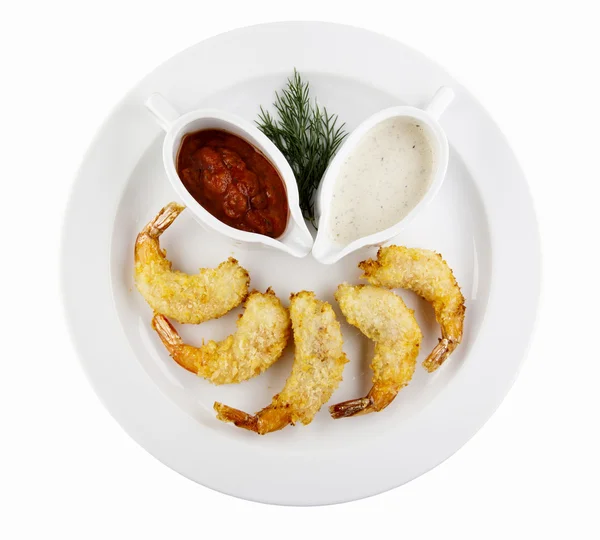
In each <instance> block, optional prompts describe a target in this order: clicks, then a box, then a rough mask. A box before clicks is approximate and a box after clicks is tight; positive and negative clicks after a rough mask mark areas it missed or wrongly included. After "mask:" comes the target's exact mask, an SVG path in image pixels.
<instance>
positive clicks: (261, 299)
mask: <svg viewBox="0 0 600 540" xmlns="http://www.w3.org/2000/svg"><path fill="white" fill-rule="evenodd" d="M152 327H153V328H154V330H156V332H157V333H158V335H159V337H160V339H161V340H162V342H163V344H164V346H165V347H166V349H167V351H169V354H170V355H171V356H172V358H173V360H175V361H176V362H177V363H178V364H179V365H180V366H182V367H184V368H185V369H187V370H188V371H191V372H192V373H196V374H197V375H199V376H200V377H204V378H205V379H208V380H209V381H210V382H212V383H214V384H228V383H239V382H241V381H245V380H247V379H250V378H252V377H255V376H256V375H260V374H261V373H262V372H263V371H265V370H266V369H267V368H268V367H270V366H271V365H272V364H273V363H274V362H276V361H277V360H278V359H279V358H280V356H281V353H282V352H283V349H285V346H286V344H287V341H288V337H289V335H290V317H289V315H288V311H287V309H286V308H284V307H283V306H282V305H281V302H280V301H279V298H277V296H275V293H274V292H273V291H272V290H271V289H267V292H266V293H264V294H263V293H259V292H258V291H253V292H252V293H250V296H249V297H248V299H247V300H246V307H245V311H244V314H243V315H242V316H241V317H240V318H239V319H238V321H237V330H236V332H235V333H234V334H232V335H230V336H228V337H227V338H226V339H224V340H223V341H220V342H218V343H217V342H215V341H209V342H208V343H205V344H203V345H202V346H201V347H193V346H192V345H186V344H185V343H183V340H182V339H181V337H180V336H179V334H178V333H177V331H176V330H175V328H173V326H172V325H171V323H170V322H169V320H168V319H167V318H166V317H164V316H163V315H158V314H156V315H154V318H153V319H152Z"/></svg>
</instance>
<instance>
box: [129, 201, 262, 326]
mask: <svg viewBox="0 0 600 540" xmlns="http://www.w3.org/2000/svg"><path fill="white" fill-rule="evenodd" d="M184 209H185V207H184V206H181V205H179V204H177V203H170V204H168V205H167V206H165V207H164V208H163V209H162V210H161V211H160V212H159V213H158V215H157V216H156V217H155V218H154V219H153V220H152V221H151V222H150V223H148V224H147V225H146V226H145V227H144V228H143V229H142V231H141V232H140V234H138V237H137V239H136V242H135V253H134V259H135V271H134V277H135V284H136V286H137V288H138V290H139V291H140V293H141V295H142V296H143V297H144V298H145V299H146V302H148V304H149V305H150V307H151V308H152V309H153V310H154V311H155V312H156V313H160V314H161V315H165V316H166V317H170V318H171V319H174V320H176V321H177V322H180V323H191V324H200V323H202V322H205V321H208V320H210V319H216V318H218V317H222V316H223V315H225V314H226V313H227V312H228V311H231V310H232V309H233V308H234V307H237V306H239V305H240V304H241V303H242V302H243V301H244V299H245V298H246V296H247V295H248V286H249V284H250V276H249V275H248V272H247V271H246V270H245V269H244V268H242V267H241V266H240V265H239V264H238V262H237V261H236V260H235V259H233V258H229V259H228V260H227V261H224V262H222V263H221V264H220V265H219V266H218V267H217V268H201V269H200V271H199V272H198V274H196V275H189V274H185V273H183V272H179V271H176V270H175V271H174V270H171V262H170V261H169V260H168V259H167V258H166V255H167V254H166V251H165V250H163V249H161V248H160V244H159V238H160V235H161V234H162V233H163V232H164V231H165V230H166V229H167V228H168V227H169V226H170V225H171V224H172V223H173V221H175V218H177V216H178V215H179V214H180V213H181V212H182V211H183V210H184Z"/></svg>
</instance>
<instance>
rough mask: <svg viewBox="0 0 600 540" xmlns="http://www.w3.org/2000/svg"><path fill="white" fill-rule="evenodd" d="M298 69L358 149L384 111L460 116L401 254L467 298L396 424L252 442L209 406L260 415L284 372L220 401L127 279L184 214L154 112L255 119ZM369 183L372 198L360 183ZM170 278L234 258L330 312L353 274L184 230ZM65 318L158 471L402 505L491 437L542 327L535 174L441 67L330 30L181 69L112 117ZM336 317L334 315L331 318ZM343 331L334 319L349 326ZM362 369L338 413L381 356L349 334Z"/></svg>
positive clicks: (89, 181) (283, 294)
mask: <svg viewBox="0 0 600 540" xmlns="http://www.w3.org/2000/svg"><path fill="white" fill-rule="evenodd" d="M294 67H297V68H298V69H299V70H300V71H301V72H302V74H303V75H304V76H305V77H306V79H307V80H309V81H310V83H311V87H312V89H313V92H314V94H315V95H316V96H318V97H319V100H320V102H321V103H322V104H324V105H326V106H327V107H328V108H329V109H330V110H331V111H334V112H336V113H338V114H339V116H340V118H341V119H343V120H345V121H346V122H347V125H348V127H349V128H350V129H351V128H353V127H354V126H356V125H357V124H358V123H359V122H360V121H361V120H363V119H364V118H366V117H367V116H369V115H370V114H372V113H374V112H375V111H377V110H378V109H382V108H384V107H390V106H393V105H399V104H410V105H417V106H420V105H423V104H424V101H425V100H426V99H428V98H429V97H430V96H431V95H432V94H433V93H434V91H435V90H436V89H437V88H439V87H440V86H442V85H448V86H451V87H453V88H454V90H455V92H456V99H455V101H454V103H453V104H452V106H451V107H450V108H449V109H448V111H447V112H446V113H445V114H444V117H443V118H442V120H441V123H442V125H443V127H444V128H445V130H446V132H447V134H448V139H449V142H450V147H451V155H450V164H449V169H448V176H447V178H446V181H445V182H444V185H443V187H442V189H441V191H440V193H439V195H438V197H437V198H436V200H435V201H434V202H433V203H432V204H431V205H430V206H429V207H428V208H427V209H426V211H424V212H423V214H421V215H420V216H419V217H418V219H417V220H415V221H414V222H413V223H412V224H411V225H410V227H409V228H408V229H406V230H405V231H404V232H403V233H402V235H401V236H399V237H398V238H397V240H396V242H397V243H401V244H405V245H409V246H419V247H426V248H430V249H435V250H437V251H439V252H441V253H442V254H443V255H444V257H445V258H446V259H447V261H448V262H449V264H450V265H451V266H452V268H453V269H454V271H455V274H456V277H457V278H458V281H459V283H460V284H461V286H462V290H463V293H464V295H465V297H466V299H467V300H466V304H467V314H466V325H465V336H464V341H463V343H462V344H461V346H460V347H459V348H458V349H457V351H456V352H455V353H454V354H453V355H452V357H451V359H450V360H449V361H448V362H447V363H446V364H445V365H444V366H443V367H442V368H441V369H439V370H438V371H437V372H436V373H435V374H433V375H428V374H427V373H426V372H425V371H424V370H423V368H422V367H420V365H419V367H418V369H417V372H416V374H415V377H414V379H413V381H412V382H411V384H410V385H409V386H408V387H407V388H406V389H404V390H403V391H402V392H401V393H400V395H399V396H398V398H397V399H396V400H395V402H394V403H393V404H392V405H391V406H390V407H389V408H388V409H386V410H385V411H384V412H381V413H379V414H371V415H367V416H362V417H356V418H349V419H342V420H337V421H334V420H332V419H331V418H330V417H329V414H328V412H327V409H326V408H325V407H324V408H323V409H322V410H321V412H320V413H319V414H318V415H317V417H316V418H315V420H314V421H313V423H312V424H310V425H309V426H306V427H305V426H301V425H299V426H295V427H291V426H290V427H288V428H286V429H284V430H283V431H280V432H277V433H272V434H269V435H267V436H264V437H259V436H257V435H255V434H253V433H250V432H246V431H243V430H240V429H237V428H235V427H234V426H232V425H230V424H224V423H221V422H219V421H217V420H216V419H215V415H214V412H213V409H212V405H213V402H214V401H215V400H216V399H218V400H219V401H222V402H224V403H227V404H228V405H232V406H235V407H238V408H241V409H243V410H246V411H249V412H254V411H257V410H259V409H260V408H262V407H263V406H265V405H267V404H268V403H269V402H270V400H271V397H272V395H273V394H274V393H276V392H277V391H278V390H279V389H280V388H281V387H282V385H283V382H284V381H285V378H286V376H287V374H288V373H289V369H290V365H291V360H292V358H291V353H290V352H288V353H287V355H286V356H285V357H284V358H283V359H282V360H281V361H280V362H279V363H278V364H276V365H275V366H274V367H273V368H271V369H270V370H269V371H267V372H266V373H265V374H264V375H262V376H261V377H258V378H256V379H254V380H252V381H249V382H247V383H243V384H240V385H233V386H221V387H217V386H212V385H210V384H209V383H207V382H206V381H204V380H202V379H200V378H198V377H195V376H194V375H192V374H190V373H188V372H186V371H185V370H183V369H182V368H180V367H179V366H177V365H176V364H175V363H174V362H173V361H172V360H171V359H170V358H169V356H168V355H167V353H166V352H165V350H164V349H163V347H162V345H161V344H160V342H159V340H158V338H157V337H156V336H155V335H154V333H153V331H152V329H151V328H150V324H149V323H150V319H151V311H150V308H149V307H148V306H147V305H146V304H145V302H144V301H143V299H142V298H141V297H140V295H139V294H138V293H137V291H136V290H135V287H134V285H133V279H132V267H133V242H134V239H135V236H136V234H137V232H138V231H139V230H140V229H141V227H142V226H143V225H144V224H145V223H146V222H147V221H148V220H149V219H150V218H151V217H153V216H154V214H155V213H156V212H157V211H158V210H159V209H160V208H161V206H163V205H164V204H165V203H166V202H168V201H170V200H173V199H175V194H174V193H173V191H172V188H171V187H170V186H169V183H168V182H167V179H166V177H165V173H164V171H163V167H162V164H161V157H160V145H161V140H162V137H163V134H162V132H161V131H160V129H159V128H158V127H157V126H156V125H155V123H154V121H153V120H152V118H151V117H150V115H149V114H148V112H147V111H146V110H145V109H144V105H143V102H144V100H145V98H146V97H147V96H148V95H149V94H151V93H152V92H161V93H162V94H163V95H164V96H165V97H167V98H168V99H169V100H170V101H171V102H172V103H173V104H174V105H175V106H176V107H177V108H178V109H179V110H180V111H187V110H191V109H193V108H196V107H198V106H204V107H219V108H223V109H227V110H229V111H232V112H234V113H236V114H239V115H242V116H244V117H246V118H247V119H250V120H252V119H254V118H256V113H257V111H258V106H259V104H264V105H268V104H270V103H271V102H272V100H273V92H274V91H275V90H276V89H279V88H281V87H282V86H283V85H284V83H285V79H286V77H287V76H288V75H289V74H290V73H291V71H292V69H293V68H294ZM365 181H367V179H366V180H365ZM162 244H163V245H164V246H165V247H166V248H167V250H168V253H169V258H170V259H172V260H173V261H174V262H175V265H176V267H178V268H180V269H182V270H184V271H188V272H194V271H195V270H196V269H197V268H198V267H200V266H212V265H216V264H217V263H218V262H220V261H222V260H223V259H225V258H226V257H227V256H229V255H231V254H233V255H235V257H237V258H238V259H239V261H240V263H241V264H242V265H243V266H244V267H246V268H247V269H248V270H249V271H250V274H251V276H252V286H253V287H255V288H258V289H260V290H264V289H266V287H267V286H272V287H273V288H274V289H275V291H276V292H277V294H278V295H279V296H280V298H282V299H287V297H288V295H289V293H290V292H292V291H299V290H302V289H308V290H314V291H315V292H316V293H317V294H318V296H319V297H321V298H323V299H326V300H329V301H331V302H332V303H333V305H334V306H335V302H334V301H333V296H332V294H333V291H334V290H335V287H336V285H337V284H338V283H340V282H341V281H344V280H348V281H350V282H358V276H359V271H358V269H357V268H356V263H357V262H358V261H359V260H361V259H362V258H364V257H366V256H367V255H374V250H371V251H368V250H367V251H363V252H360V253H356V254H353V255H352V256H349V257H348V258H346V259H343V260H342V261H341V262H339V263H337V264H336V265H334V266H331V267H325V266H321V265H319V264H318V263H317V262H316V261H314V259H312V257H310V256H309V257H308V258H305V259H301V260H298V259H294V258H292V257H289V256H286V255H285V254H281V253H277V252H272V251H245V250H243V249H239V248H234V247H233V246H232V245H230V244H227V243H226V242H225V241H223V239H222V237H219V236H216V235H215V234H214V233H210V232H206V231H204V230H202V229H201V228H200V227H199V226H198V225H197V224H196V222H194V221H193V219H192V218H191V216H189V215H187V214H186V213H185V212H184V213H183V214H182V215H181V217H180V218H178V219H177V221H176V222H175V223H174V225H173V226H172V227H171V228H170V229H169V230H168V231H167V232H166V233H165V234H164V235H163V237H162ZM62 263H63V266H62V286H63V291H64V297H65V304H66V313H67V318H68V321H69V325H70V328H71V331H72V334H73V339H74V341H75V344H76V347H77V350H78V353H79V356H80V357H81V361H82V363H83V366H84V369H85V372H86V373H87V375H88V377H89V379H90V381H91V383H92V385H93V387H94V389H95V391H96V392H97V394H98V395H99V396H100V398H101V399H102V401H103V402H104V404H105V406H106V408H107V409H108V410H109V411H110V413H111V414H112V415H113V416H114V417H115V419H116V420H117V421H118V422H119V423H120V424H121V425H122V426H123V428H124V429H125V430H126V431H127V432H128V433H129V434H130V435H131V436H132V437H133V438H134V439H135V440H136V441H137V442H138V443H139V444H140V445H141V446H143V447H144V448H145V449H146V450H148V451H149V452H150V453H151V454H152V455H154V456H155V457H156V458H158V459H159V460H161V461H162V462H163V463H165V464H166V465H168V466H169V467H171V468H173V469H174V470H176V471H178V472H180V473H181V474H183V475H185V476H187V477H188V478H191V479H193V480H195V481H196V482H199V483H201V484H204V485H206V486H209V487H211V488H213V489H216V490H219V491H222V492H225V493H229V494H232V495H236V496H238V497H243V498H246V499H252V500H255V501H263V502H271V503H279V504H299V505H309V504H327V503H335V502H341V501H349V500H352V499H358V498H361V497H365V496H368V495H373V494H376V493H379V492H382V491H384V490H387V489H390V488H393V487H396V486H399V485H401V484H403V483H405V482H408V481H409V480H411V479H413V478H415V477H416V476H419V475H420V474H422V473H424V472H425V471H427V470H429V469H431V468H432V467H434V466H436V465H437V464H439V463H441V462H442V461H443V460H445V459H446V458H447V457H448V456H450V455H451V454H452V453H453V452H455V451H456V450H457V449H458V448H460V446H461V445H463V444H464V443H465V442H466V441H467V440H468V439H469V438H470V437H471V436H472V435H473V434H474V433H475V432H476V431H477V430H478V429H479V428H480V427H481V426H482V425H483V423H484V422H485V421H486V420H487V419H488V418H489V417H490V415H491V414H492V413H493V412H494V410H495V409H496V407H497V406H498V405H499V403H500V402H501V400H502V398H503V397H504V395H505V394H506V392H507V391H508V389H509V388H510V386H511V384H512V382H513V380H514V378H515V376H516V374H517V371H518V368H519V365H520V363H521V361H522V359H523V357H524V355H525V352H526V349H527V345H528V343H529V339H530V336H531V332H532V329H533V326H534V319H535V313H536V308H537V302H538V293H539V272H540V269H539V266H540V261H539V241H538V232H537V225H536V220H535V216H534V211H533V208H532V202H531V198H530V195H529V191H528V188H527V184H526V182H525V179H524V177H523V174H522V172H521V170H520V168H519V166H518V164H517V162H516V160H515V157H514V155H513V154H512V152H511V150H510V148H509V147H508V145H507V143H506V141H505V139H504V137H503V136H502V134H501V133H500V131H499V130H498V128H497V127H496V125H495V124H494V123H493V121H492V120H491V119H490V117H489V116H488V115H487V114H486V112H485V111H484V110H483V109H482V108H481V106H480V105H479V104H478V103H477V102H476V101H475V100H474V99H473V97H472V96H471V95H470V94H469V93H468V92H467V91H466V90H465V89H464V88H462V87H461V86H460V85H459V84H458V83H457V82H456V81H454V80H453V79H452V78H451V77H450V76H449V75H447V74H446V73H445V72H444V71H443V70H442V69H440V68H439V67H438V66H436V65H435V64H433V63H432V62H430V61H429V60H427V59H426V58H424V57H423V56H422V55H421V54H419V53H417V52H415V51H413V50H411V49H408V48H407V47H405V46H404V45H402V44H400V43H397V42H395V41H392V40H391V39H388V38H385V37H382V36H379V35H377V34H373V33H370V32H367V31H364V30H359V29H356V28H351V27H346V26H338V25H332V24H325V23H280V24H269V25H263V26H255V27H251V28H245V29H242V30H236V31H234V32H230V33H227V34H224V35H220V36H217V37H215V38H212V39H210V40H207V41H204V42H202V43H200V44H198V45H195V46H194V47H192V48H190V49H188V50H186V51H184V52H182V53H180V54H178V55H177V56H175V57H174V58H172V59H171V60H169V61H168V62H166V63H165V64H163V65H162V66H160V67H159V68H158V69H156V70H155V71H154V72H153V73H151V74H150V75H148V76H147V77H146V78H145V79H144V80H143V81H142V82H140V83H139V84H138V85H137V86H136V87H135V88H134V89H133V90H132V91H131V92H130V93H129V94H127V96H125V98H124V99H123V101H122V102H121V103H120V104H119V105H118V106H117V107H116V109H115V110H114V111H113V112H112V114H111V115H110V116H109V118H108V119H107V121H106V122H105V124H104V125H103V126H102V128H101V130H100V132H99V134H98V135H97V137H96V139H95V140H94V141H93V143H92V145H91V147H90V150H89V151H88V153H87V155H86V156H85V159H84V162H83V165H82V167H81V169H80V171H79V175H78V177H77V181H76V183H75V186H74V188H73V192H72V195H71V200H70V203H69V207H68V211H67V214H66V220H65V227H64V237H63V245H62ZM401 294H402V296H403V297H404V298H405V300H406V301H407V303H408V304H409V305H410V306H411V307H414V308H415V309H416V314H417V318H418V321H419V323H420V325H421V327H422V330H423V332H424V334H425V339H424V342H423V345H422V354H421V357H420V359H419V361H421V360H422V359H423V357H424V355H425V354H426V352H427V351H428V350H431V348H432V347H433V345H434V344H435V343H436V341H437V337H438V335H439V328H438V326H437V325H436V323H435V320H434V318H433V313H432V310H431V308H430V307H429V306H428V305H426V304H425V303H424V302H422V301H421V300H420V299H418V298H416V297H415V296H414V295H412V294H411V293H406V292H402V293H401ZM336 309H337V307H336ZM238 312H239V310H235V312H233V313H231V314H229V315H228V316H226V317H225V318H223V319H220V320H218V321H211V322H209V323H206V324H203V325H200V326H196V327H193V326H190V325H185V326H180V327H179V328H180V330H181V332H182V334H183V336H184V338H186V339H187V340H189V341H190V342H193V343H200V341H201V339H202V338H203V337H206V338H214V339H220V338H222V337H224V336H225V335H227V334H229V333H231V332H232V331H233V328H234V320H235V317H236V315H237V313H238ZM338 314H339V311H338ZM342 330H343V333H344V338H345V345H344V347H345V350H346V352H347V354H348V356H349V357H350V359H351V362H350V364H348V365H347V367H346V370H345V373H344V381H343V383H342V385H341V386H340V388H339V389H338V390H337V391H336V392H335V394H334V396H333V398H332V400H331V403H335V402H338V401H341V400H344V399H348V398H352V397H357V396H359V395H362V394H364V393H365V392H366V391H367V389H368V387H369V386H370V371H369V368H368V364H369V355H370V351H371V349H370V346H369V344H368V342H367V340H366V339H364V338H363V337H362V336H361V335H359V334H358V332H357V330H356V329H354V328H352V327H350V326H348V325H346V324H344V325H343V329H342Z"/></svg>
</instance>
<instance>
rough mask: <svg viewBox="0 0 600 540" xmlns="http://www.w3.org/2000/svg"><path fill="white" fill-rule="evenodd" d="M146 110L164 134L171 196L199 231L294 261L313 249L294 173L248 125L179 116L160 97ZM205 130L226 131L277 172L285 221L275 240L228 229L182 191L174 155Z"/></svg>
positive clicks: (233, 119) (212, 112) (220, 117)
mask: <svg viewBox="0 0 600 540" xmlns="http://www.w3.org/2000/svg"><path fill="white" fill-rule="evenodd" d="M146 107H147V108H148V109H149V110H150V112H151V113H152V114H153V115H154V117H155V119H156V121H157V122H158V124H159V125H160V126H161V127H162V128H163V129H164V130H165V131H166V134H165V139H164V142H163V163H164V167H165V171H166V173H167V177H168V178H169V181H170V182H171V185H172V186H173V188H174V189H175V192H176V193H177V195H178V196H179V198H180V199H181V201H182V202H183V204H185V205H186V206H187V208H188V209H189V210H190V211H191V214H192V215H193V217H194V219H195V220H196V221H197V222H198V223H200V224H201V225H202V226H203V227H205V228H208V229H212V230H214V231H216V232H218V233H221V234H222V235H223V236H226V237H227V238H229V239H231V240H233V241H234V243H235V244H237V245H242V244H247V245H248V244H252V245H255V246H266V247H270V248H273V249H278V250H280V251H283V252H285V253H288V254H289V255H292V256H294V257H305V256H306V255H308V253H310V251H311V248H312V246H313V238H312V235H311V234H310V232H309V230H308V227H307V226H306V222H305V221H304V218H303V216H302V211H301V210H300V197H299V195H298V185H297V183H296V178H295V177H294V173H293V171H292V169H291V167H290V165H289V164H288V162H287V160H286V159H285V157H284V156H283V154H282V153H281V152H280V151H279V149H278V148H277V147H276V146H275V145H274V144H273V143H272V142H271V141H270V140H269V139H268V138H267V136H266V135H264V134H263V133H262V132H261V131H260V130H259V129H258V128H257V127H256V126H254V125H253V124H252V123H250V122H248V121H246V120H244V119H243V118H240V117H238V116H236V115H234V114H231V113H228V112H226V111H220V110H217V109H198V110H195V111H191V112H188V113H185V114H180V113H179V112H178V111H177V110H176V109H175V108H174V107H173V106H172V105H171V104H170V103H169V102H168V101H167V100H166V99H165V98H164V97H163V96H162V95H160V94H152V95H151V96H150V97H149V98H148V99H147V100H146ZM205 129H217V130H221V131H226V132H228V133H231V134H233V135H237V136H238V137H240V138H242V139H244V140H245V141H247V142H248V143H250V144H251V145H252V146H254V148H255V149H256V150H258V151H259V152H260V153H262V154H263V155H264V157H266V158H267V160H269V161H270V162H271V164H272V165H273V166H274V167H275V169H276V170H277V171H278V172H279V175H280V176H281V179H282V181H283V184H284V186H285V189H286V194H287V201H288V208H289V212H288V221H287V225H286V228H285V230H284V231H283V233H282V234H281V235H280V236H279V237H278V238H271V237H269V236H266V235H263V234H257V233H253V232H247V231H242V230H239V229H235V228H234V227H231V226H229V225H227V224H225V223H223V222H222V221H220V220H219V219H217V218H216V217H215V216H213V215H212V214H211V213H210V212H208V211H207V210H206V209H205V208H204V207H203V206H202V205H201V204H200V203H199V202H198V201H197V200H196V199H195V198H194V197H192V195H191V194H190V192H189V191H188V190H187V189H186V187H185V185H184V184H183V182H182V181H181V179H180V178H179V175H178V174H177V153H178V151H179V147H180V146H181V142H182V140H183V138H184V137H185V136H186V135H187V134H188V133H194V132H197V131H201V130H205Z"/></svg>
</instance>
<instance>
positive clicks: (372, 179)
mask: <svg viewBox="0 0 600 540" xmlns="http://www.w3.org/2000/svg"><path fill="white" fill-rule="evenodd" d="M432 173H433V150H432V147H431V144H430V142H429V138H428V137H427V135H426V134H425V132H424V130H423V128H422V127H421V126H420V125H419V123H418V121H416V120H414V119H411V118H403V117H396V118H390V119H388V120H384V121H383V122H381V123H379V124H377V125H376V126H375V127H373V128H372V129H370V130H369V131H367V132H366V133H365V134H364V136H363V137H362V139H361V140H360V141H359V143H358V144H357V145H356V147H355V149H354V151H352V152H351V153H350V155H349V156H348V157H347V158H346V160H345V161H344V163H343V164H342V166H341V168H340V172H339V175H338V178H337V181H336V183H335V187H334V190H333V198H332V201H331V214H330V218H329V230H330V233H331V235H332V238H333V240H334V241H336V242H338V243H341V244H348V243H349V242H352V241H353V240H356V239H358V238H361V237H363V236H367V235H369V234H373V233H376V232H379V231H382V230H384V229H387V228H388V227H391V226H392V225H395V224H396V223H398V222H399V221H400V220H402V219H404V217H406V215H407V214H408V213H409V212H410V211H411V210H412V209H413V208H414V207H415V206H416V205H417V203H418V202H419V201H420V200H421V199H422V198H423V197H424V196H425V193H426V192H427V190H428V189H429V186H430V185H431V180H432Z"/></svg>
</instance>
